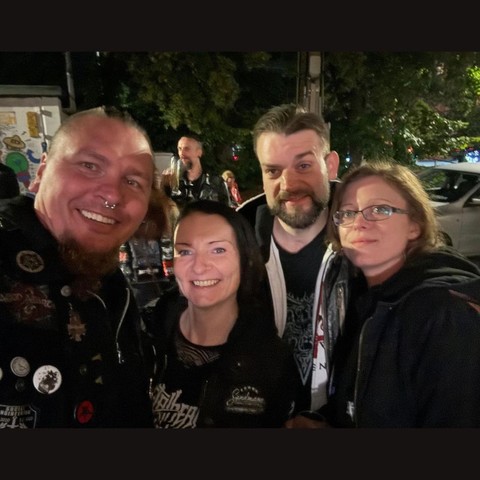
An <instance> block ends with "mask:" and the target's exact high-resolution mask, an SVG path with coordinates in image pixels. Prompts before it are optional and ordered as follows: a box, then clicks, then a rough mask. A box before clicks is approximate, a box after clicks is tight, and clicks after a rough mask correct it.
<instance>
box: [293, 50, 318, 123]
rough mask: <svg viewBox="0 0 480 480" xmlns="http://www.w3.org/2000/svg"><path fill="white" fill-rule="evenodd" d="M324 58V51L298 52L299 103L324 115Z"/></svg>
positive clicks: (310, 110)
mask: <svg viewBox="0 0 480 480" xmlns="http://www.w3.org/2000/svg"><path fill="white" fill-rule="evenodd" d="M322 60H323V58H322V52H299V53H298V61H297V103H299V104H300V105H303V106H304V107H305V108H306V109H307V110H308V111H309V112H313V113H316V114H318V115H323V65H322V64H323V62H322Z"/></svg>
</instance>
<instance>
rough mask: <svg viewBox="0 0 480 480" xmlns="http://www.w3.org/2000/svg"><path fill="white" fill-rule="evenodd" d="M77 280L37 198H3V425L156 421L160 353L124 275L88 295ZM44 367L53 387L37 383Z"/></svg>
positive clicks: (0, 350) (0, 265) (0, 298)
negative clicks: (78, 293)
mask: <svg viewBox="0 0 480 480" xmlns="http://www.w3.org/2000/svg"><path fill="white" fill-rule="evenodd" d="M72 279H73V277H72V275H71V274H70V273H69V272H67V271H66V269H65V268H64V267H63V266H62V264H61V261H60V258H59V255H58V244H57V242H56V240H55V239H54V238H53V236H52V235H51V234H50V233H49V232H48V231H47V230H46V229H45V228H44V227H43V225H42V224H41V223H40V221H39V220H38V218H37V216H36V214H35V211H34V209H33V199H32V198H30V197H27V196H23V195H20V196H18V197H15V198H12V199H8V200H1V201H0V369H1V375H0V377H1V378H0V428H2V427H3V428H35V427H62V428H67V427H68V428H72V427H82V428H85V427H86V428H88V427H153V423H152V418H151V408H150V398H149V379H150V375H149V374H150V373H151V370H153V366H152V368H150V367H149V365H151V364H150V362H147V358H148V360H150V361H153V356H152V354H151V353H150V354H149V350H148V348H147V346H146V345H143V343H142V342H141V319H140V316H139V313H138V309H137V308H136V305H135V302H134V301H133V296H132V294H131V291H130V289H129V287H128V284H127V282H126V280H125V277H124V276H123V274H122V272H121V271H120V269H117V270H116V271H115V272H114V273H113V274H111V275H109V276H107V277H105V278H103V279H102V287H101V288H100V290H99V291H97V292H96V293H95V294H93V295H91V296H89V297H88V298H87V299H86V300H81V299H80V298H78V297H75V296H73V295H72V294H71V289H70V286H69V285H70V283H71V281H72ZM144 347H145V348H144ZM150 352H151V351H150ZM20 363H21V364H23V365H24V366H26V368H25V369H24V370H23V371H19V370H18V369H16V368H14V367H15V365H19V364H20ZM42 371H44V372H48V375H49V377H48V378H49V379H50V380H51V384H50V385H51V386H53V385H55V386H56V387H57V389H56V390H55V389H52V390H50V393H46V392H45V390H42V388H40V384H39V378H40V377H39V373H40V372H42Z"/></svg>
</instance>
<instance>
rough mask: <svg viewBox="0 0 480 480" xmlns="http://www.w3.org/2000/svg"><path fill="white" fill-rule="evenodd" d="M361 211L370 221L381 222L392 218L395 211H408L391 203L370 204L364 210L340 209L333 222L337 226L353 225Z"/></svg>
mask: <svg viewBox="0 0 480 480" xmlns="http://www.w3.org/2000/svg"><path fill="white" fill-rule="evenodd" d="M359 213H361V214H362V215H363V218H364V219H365V220H368V221H369V222H381V221H382V220H387V218H390V217H391V216H392V214H393V213H403V214H407V213H408V211H407V210H403V209H402V208H396V207H391V206H390V205H370V207H365V208H364V209H363V210H338V211H337V212H335V213H334V214H333V223H334V224H335V225H336V226H337V227H340V226H342V227H345V226H347V225H351V224H352V223H353V222H354V221H355V217H356V216H357V214H359Z"/></svg>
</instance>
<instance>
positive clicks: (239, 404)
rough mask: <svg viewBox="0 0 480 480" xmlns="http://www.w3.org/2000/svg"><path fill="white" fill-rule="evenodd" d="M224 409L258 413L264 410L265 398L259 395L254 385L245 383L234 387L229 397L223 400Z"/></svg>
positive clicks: (252, 413)
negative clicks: (239, 386) (242, 385)
mask: <svg viewBox="0 0 480 480" xmlns="http://www.w3.org/2000/svg"><path fill="white" fill-rule="evenodd" d="M225 410H227V412H234V413H247V414H249V415H260V414H262V413H264V412H265V399H264V398H262V397H261V396H260V395H259V392H258V390H257V389H256V388H255V387H251V386H249V385H246V386H245V387H241V388H235V389H234V390H233V391H232V395H231V397H230V398H229V399H228V400H227V401H226V402H225Z"/></svg>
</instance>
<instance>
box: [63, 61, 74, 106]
mask: <svg viewBox="0 0 480 480" xmlns="http://www.w3.org/2000/svg"><path fill="white" fill-rule="evenodd" d="M64 56H65V73H66V75H67V90H68V107H67V108H65V109H64V111H65V113H68V114H72V113H75V112H76V111H77V105H76V102H75V88H74V86H73V74H72V58H71V55H70V52H65V53H64Z"/></svg>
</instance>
